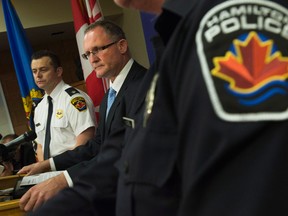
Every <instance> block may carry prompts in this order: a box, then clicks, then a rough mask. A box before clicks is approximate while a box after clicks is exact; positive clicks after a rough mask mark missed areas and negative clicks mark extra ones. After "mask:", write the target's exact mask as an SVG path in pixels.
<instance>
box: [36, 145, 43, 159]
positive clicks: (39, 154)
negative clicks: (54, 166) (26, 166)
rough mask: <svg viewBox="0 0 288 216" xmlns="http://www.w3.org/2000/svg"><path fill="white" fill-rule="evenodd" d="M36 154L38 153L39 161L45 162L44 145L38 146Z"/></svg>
mask: <svg viewBox="0 0 288 216" xmlns="http://www.w3.org/2000/svg"><path fill="white" fill-rule="evenodd" d="M36 153H37V160H38V161H43V160H44V158H43V151H42V145H41V144H37V150H36Z"/></svg>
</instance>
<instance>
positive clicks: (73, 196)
mask: <svg viewBox="0 0 288 216" xmlns="http://www.w3.org/2000/svg"><path fill="white" fill-rule="evenodd" d="M133 67H134V69H133V70H132V68H131V72H132V71H134V72H132V73H131V72H129V77H128V76H127V78H126V80H125V83H129V86H128V85H126V84H125V85H124V84H123V86H122V87H121V90H120V91H122V90H123V91H122V93H121V97H122V99H121V101H119V99H118V100H115V102H114V103H113V106H112V107H111V109H110V110H111V112H113V113H114V114H111V115H110V116H108V120H107V121H109V118H110V121H111V127H110V129H108V131H107V129H106V134H107V135H108V134H109V136H108V137H107V138H106V139H105V140H104V143H103V144H102V146H101V149H100V152H99V154H98V155H97V156H96V157H93V159H91V160H90V161H86V162H82V163H79V164H77V165H76V166H73V167H71V168H69V169H68V172H69V174H70V175H71V173H72V178H73V182H74V186H73V188H67V189H64V190H62V191H61V192H60V193H58V194H57V196H55V197H54V198H52V199H50V200H48V201H47V202H45V204H44V205H43V206H41V208H39V209H38V210H37V211H36V212H33V213H30V214H29V215H41V216H45V215H52V214H53V215H59V216H60V215H63V214H69V215H103V216H114V215H115V205H116V204H115V201H116V188H117V179H118V171H117V169H116V167H115V166H114V164H115V162H116V161H117V160H118V159H119V158H120V156H121V153H122V148H123V146H124V136H125V131H126V129H127V126H126V125H127V124H125V123H124V121H123V118H122V117H123V116H130V115H127V113H130V111H131V110H133V106H134V104H135V102H136V103H141V104H143V102H144V100H145V95H146V91H144V92H143V94H142V95H141V96H140V95H139V94H137V91H138V89H139V88H140V87H139V86H141V85H142V84H143V81H145V80H147V79H146V78H147V75H148V74H147V75H145V78H144V76H143V75H144V74H146V73H145V71H146V70H145V69H144V68H143V67H141V66H139V65H138V64H136V65H135V64H134V65H133ZM135 68H138V69H135ZM136 71H137V72H136ZM130 73H131V74H130ZM133 73H134V75H133ZM149 80H150V78H149ZM126 81H127V82H126ZM140 84H141V85H140ZM147 85H148V86H149V81H148V82H147V84H146V86H147ZM125 86H126V87H125ZM146 89H147V88H146ZM119 94H120V92H119V93H118V95H117V97H118V96H119ZM136 95H137V97H136ZM138 96H140V97H138ZM105 98H107V96H106V97H105ZM117 101H118V102H117ZM103 103H104V102H103ZM101 106H102V107H103V109H104V110H105V109H106V105H101ZM137 109H138V106H137ZM103 114H105V115H106V113H105V112H103V113H102V115H103ZM105 115H103V116H105ZM113 116H114V117H113ZM86 145H89V146H90V145H92V141H91V142H89V143H87V144H86ZM90 147H91V146H90ZM78 148H79V147H78ZM78 148H77V149H78ZM83 148H84V147H81V149H83ZM86 148H87V149H88V147H86ZM92 149H93V148H92ZM70 152H72V151H70ZM66 154H67V153H66ZM69 154H70V153H69ZM87 154H88V153H87ZM73 174H75V175H73ZM76 174H77V175H76ZM77 176H78V177H79V178H77ZM67 206H69V208H67Z"/></svg>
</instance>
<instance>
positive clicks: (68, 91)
mask: <svg viewBox="0 0 288 216" xmlns="http://www.w3.org/2000/svg"><path fill="white" fill-rule="evenodd" d="M65 91H66V92H67V93H68V94H69V95H70V96H73V95H74V94H77V93H80V92H79V91H78V90H77V89H75V88H74V87H70V88H67V89H66V90H65Z"/></svg>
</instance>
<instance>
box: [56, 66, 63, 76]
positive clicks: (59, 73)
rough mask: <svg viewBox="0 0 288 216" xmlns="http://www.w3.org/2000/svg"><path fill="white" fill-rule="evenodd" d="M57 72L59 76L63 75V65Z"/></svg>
mask: <svg viewBox="0 0 288 216" xmlns="http://www.w3.org/2000/svg"><path fill="white" fill-rule="evenodd" d="M56 73H57V76H58V77H61V76H62V74H63V68H62V67H58V68H57V69H56Z"/></svg>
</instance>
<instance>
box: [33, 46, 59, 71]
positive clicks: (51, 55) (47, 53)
mask: <svg viewBox="0 0 288 216" xmlns="http://www.w3.org/2000/svg"><path fill="white" fill-rule="evenodd" d="M43 57H49V58H50V60H51V63H52V66H53V67H54V69H55V70H56V69H57V68H58V67H61V61H60V59H59V57H58V56H57V55H56V54H55V53H54V52H52V51H50V50H39V51H36V52H34V53H33V54H32V56H31V61H32V60H37V59H40V58H43Z"/></svg>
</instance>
